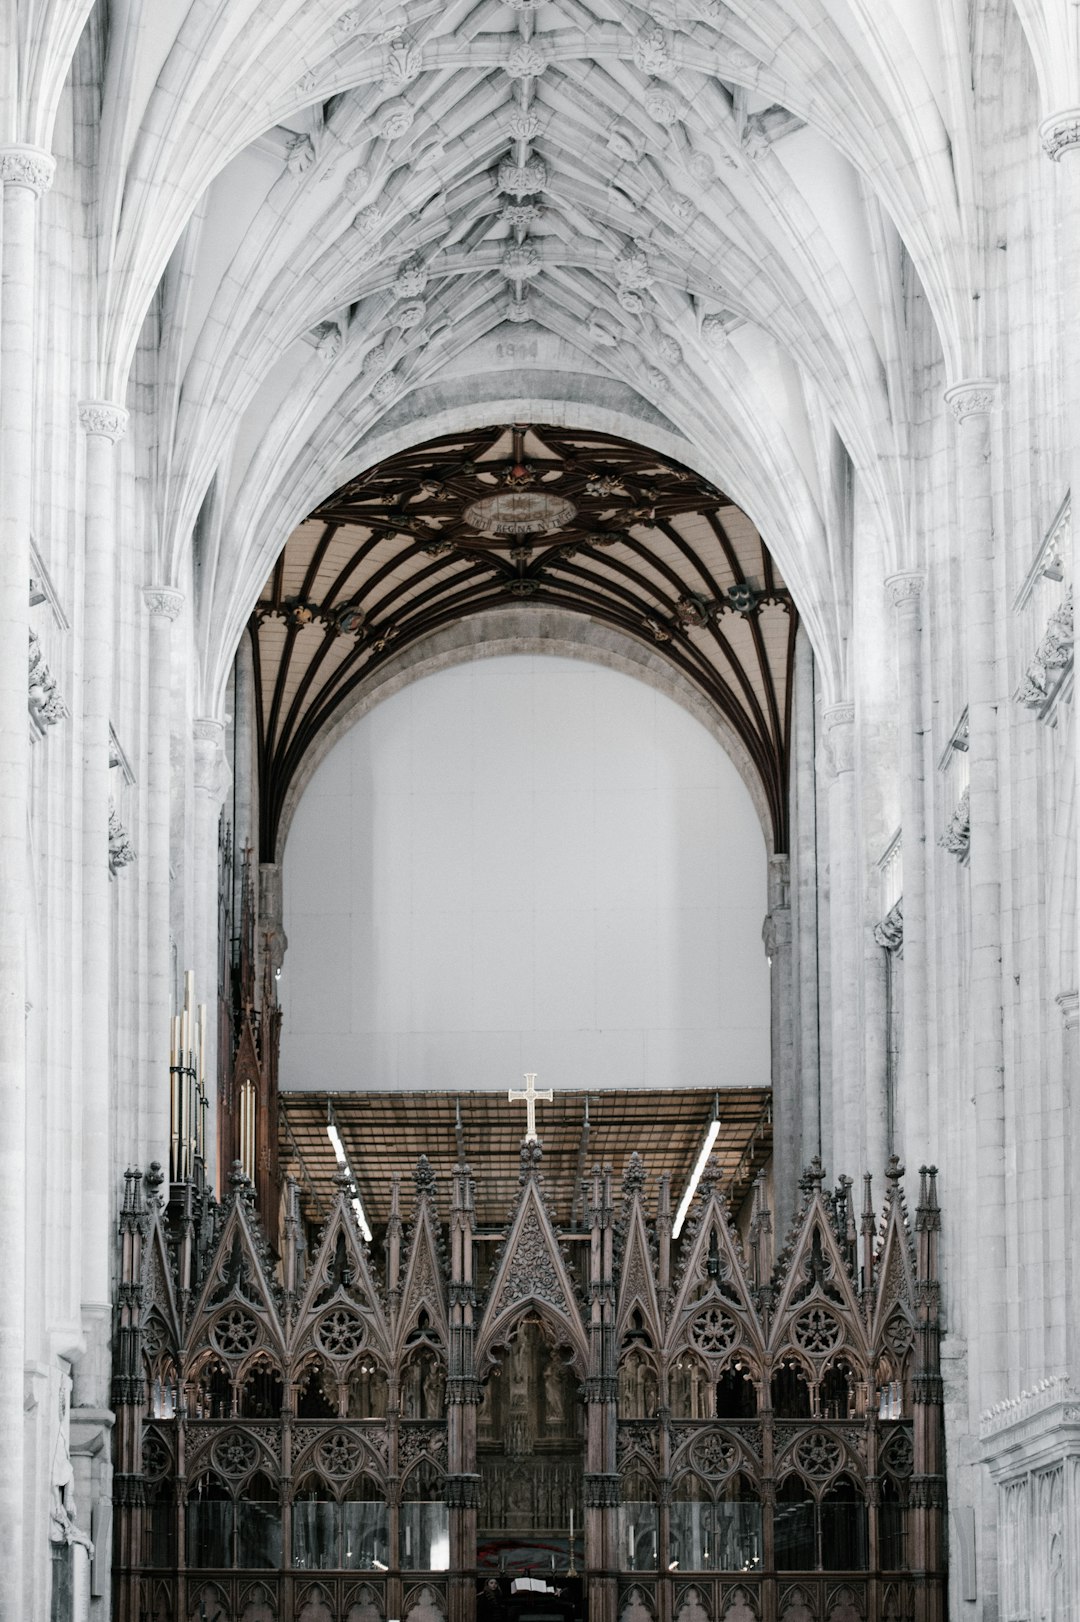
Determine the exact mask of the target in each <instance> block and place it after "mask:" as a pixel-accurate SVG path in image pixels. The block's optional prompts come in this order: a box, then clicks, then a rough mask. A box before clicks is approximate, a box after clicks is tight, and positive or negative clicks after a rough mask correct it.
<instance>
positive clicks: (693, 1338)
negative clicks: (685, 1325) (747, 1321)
mask: <svg viewBox="0 0 1080 1622" xmlns="http://www.w3.org/2000/svg"><path fill="white" fill-rule="evenodd" d="M687 1338H688V1339H689V1341H690V1344H691V1346H693V1347H694V1348H695V1350H697V1351H699V1352H701V1354H702V1356H704V1357H708V1358H711V1359H721V1358H724V1357H726V1356H727V1354H728V1352H730V1351H731V1349H732V1347H733V1346H734V1345H735V1344H736V1343H737V1341H738V1340H739V1325H738V1323H737V1322H736V1320H735V1319H734V1318H733V1317H732V1315H731V1313H730V1312H726V1311H725V1310H724V1308H723V1307H720V1306H716V1305H713V1306H709V1307H706V1308H705V1310H704V1311H703V1312H699V1313H698V1314H697V1316H696V1317H695V1318H692V1319H691V1321H690V1325H689V1329H688V1333H687Z"/></svg>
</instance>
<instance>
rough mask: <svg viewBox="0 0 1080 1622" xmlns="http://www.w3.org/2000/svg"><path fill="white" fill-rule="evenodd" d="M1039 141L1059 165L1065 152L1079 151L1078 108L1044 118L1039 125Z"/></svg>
mask: <svg viewBox="0 0 1080 1622" xmlns="http://www.w3.org/2000/svg"><path fill="white" fill-rule="evenodd" d="M1039 140H1040V141H1041V142H1042V144H1043V151H1044V152H1045V153H1046V156H1047V157H1048V158H1051V159H1052V160H1053V162H1054V163H1060V162H1061V159H1062V157H1063V156H1064V155H1065V153H1066V152H1077V151H1080V107H1066V108H1065V109H1064V110H1063V111H1062V112H1060V113H1051V114H1050V117H1049V118H1044V119H1043V121H1042V123H1041V124H1040V125H1039Z"/></svg>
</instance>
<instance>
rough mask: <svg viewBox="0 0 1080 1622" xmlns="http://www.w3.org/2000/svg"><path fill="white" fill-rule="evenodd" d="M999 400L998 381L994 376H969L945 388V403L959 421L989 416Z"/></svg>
mask: <svg viewBox="0 0 1080 1622" xmlns="http://www.w3.org/2000/svg"><path fill="white" fill-rule="evenodd" d="M996 400H997V383H996V382H995V380H994V379H993V378H992V377H972V378H967V379H965V381H964V382H963V383H956V384H954V386H953V387H952V388H951V389H946V390H945V404H946V405H947V406H948V407H949V410H950V411H951V412H952V414H953V416H954V417H955V418H956V420H957V422H966V421H967V419H968V418H969V417H988V416H989V415H990V413H991V411H993V409H994V404H995V401H996Z"/></svg>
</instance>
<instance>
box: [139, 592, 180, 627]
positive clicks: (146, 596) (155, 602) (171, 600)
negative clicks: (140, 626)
mask: <svg viewBox="0 0 1080 1622" xmlns="http://www.w3.org/2000/svg"><path fill="white" fill-rule="evenodd" d="M143 602H144V603H145V604H146V612H147V613H148V614H149V615H150V618H151V619H162V620H169V621H172V620H175V619H178V618H179V616H180V612H181V610H182V609H183V606H184V594H183V592H182V591H173V589H172V587H171V586H147V588H146V590H145V591H144V592H143Z"/></svg>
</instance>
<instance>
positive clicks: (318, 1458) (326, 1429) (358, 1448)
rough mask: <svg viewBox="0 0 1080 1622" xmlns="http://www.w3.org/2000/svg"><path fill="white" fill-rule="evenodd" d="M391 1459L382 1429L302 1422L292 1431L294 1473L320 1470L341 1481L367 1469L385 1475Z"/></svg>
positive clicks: (354, 1425) (296, 1474) (356, 1425)
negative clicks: (388, 1461)
mask: <svg viewBox="0 0 1080 1622" xmlns="http://www.w3.org/2000/svg"><path fill="white" fill-rule="evenodd" d="M389 1456H390V1447H389V1441H388V1438H387V1433H386V1428H385V1426H368V1425H360V1424H355V1423H352V1424H348V1425H342V1424H335V1423H334V1422H332V1421H329V1420H327V1421H326V1422H325V1423H322V1424H314V1423H312V1422H311V1421H301V1422H300V1423H299V1424H298V1425H296V1427H295V1428H294V1430H293V1474H294V1476H300V1475H303V1473H304V1471H305V1470H320V1471H322V1473H323V1474H324V1475H326V1476H328V1477H330V1478H331V1479H334V1480H342V1479H345V1478H347V1477H349V1476H353V1475H356V1474H357V1473H358V1472H360V1471H363V1470H367V1471H370V1472H371V1473H372V1474H374V1475H376V1476H381V1475H383V1474H385V1471H386V1465H387V1460H388V1459H389Z"/></svg>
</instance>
